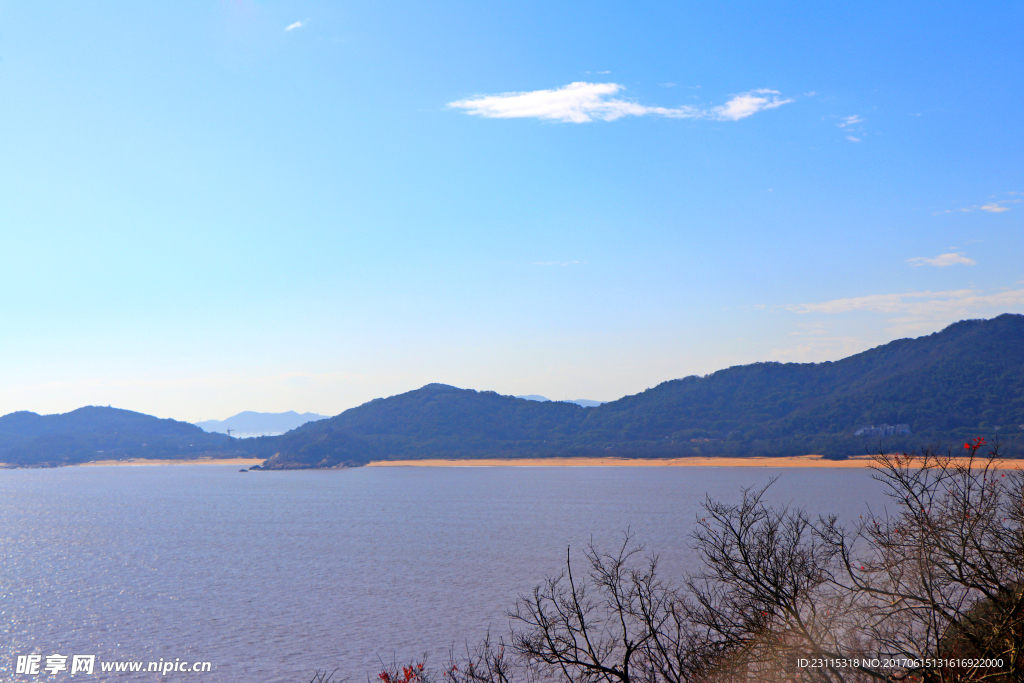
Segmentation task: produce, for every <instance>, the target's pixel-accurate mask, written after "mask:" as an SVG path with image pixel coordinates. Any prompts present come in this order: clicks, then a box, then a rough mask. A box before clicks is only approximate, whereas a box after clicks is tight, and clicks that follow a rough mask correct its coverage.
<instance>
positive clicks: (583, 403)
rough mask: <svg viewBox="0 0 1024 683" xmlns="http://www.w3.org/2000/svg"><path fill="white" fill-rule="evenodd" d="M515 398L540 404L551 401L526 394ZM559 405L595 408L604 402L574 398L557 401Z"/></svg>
mask: <svg viewBox="0 0 1024 683" xmlns="http://www.w3.org/2000/svg"><path fill="white" fill-rule="evenodd" d="M516 398H522V399H525V400H527V401H540V402H542V403H543V402H550V401H551V399H550V398H547V397H545V396H541V395H540V394H526V395H525V396H516ZM559 403H575V404H576V405H578V406H583V407H584V408H596V407H597V406H599V405H601V404H602V403H604V401H591V400H590V399H587V398H574V399H566V400H564V401H559Z"/></svg>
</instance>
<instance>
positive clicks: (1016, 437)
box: [246, 314, 1024, 469]
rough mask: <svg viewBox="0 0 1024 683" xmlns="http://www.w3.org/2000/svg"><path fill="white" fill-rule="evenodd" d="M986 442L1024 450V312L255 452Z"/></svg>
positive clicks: (446, 407)
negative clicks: (567, 399) (592, 395)
mask: <svg viewBox="0 0 1024 683" xmlns="http://www.w3.org/2000/svg"><path fill="white" fill-rule="evenodd" d="M886 426H888V427H886ZM864 427H868V429H866V430H863V431H862V433H861V434H855V432H857V431H858V430H861V428H864ZM906 430H909V433H899V432H900V431H906ZM894 432H895V433H894ZM975 436H986V437H989V438H990V439H991V438H999V439H1000V440H1001V441H1002V443H1003V444H1004V449H1005V452H1006V453H1007V455H1011V456H1014V457H1019V456H1021V455H1024V315H1011V314H1005V315H1001V316H999V317H998V318H994V319H992V320H965V321H962V322H959V323H955V324H953V325H950V326H949V327H947V328H946V329H944V330H942V331H941V332H937V333H935V334H932V335H928V336H925V337H920V338H918V339H901V340H898V341H894V342H891V343H889V344H885V345H884V346H879V347H877V348H874V349H871V350H869V351H865V352H864V353H860V354H857V355H855V356H851V357H849V358H845V359H843V360H840V361H836V362H828V363H803V364H800V363H785V364H783V363H755V364H752V365H743V366H737V367H732V368H728V369H726V370H721V371H719V372H716V373H714V374H711V375H707V376H705V377H687V378H684V379H678V380H672V381H669V382H664V383H662V384H659V385H658V386H656V387H654V388H652V389H648V390H647V391H644V392H642V393H640V394H636V395H634V396H627V397H625V398H622V399H619V400H618V401H613V402H610V403H605V404H602V405H600V406H598V407H594V408H583V407H581V406H578V405H575V404H571V403H563V402H538V401H528V400H523V399H517V398H514V397H511V396H500V395H498V394H496V393H494V392H489V391H484V392H477V391H473V390H468V389H457V388H455V387H449V386H445V385H441V384H430V385H427V386H425V387H423V388H422V389H418V390H416V391H410V392H408V393H405V394H401V395H398V396H392V397H391V398H387V399H377V400H374V401H370V402H369V403H366V404H364V405H362V406H359V407H358V408H353V409H352V410H348V411H345V412H344V413H342V414H341V415H338V416H336V417H334V418H331V419H329V420H322V421H319V422H313V423H309V424H307V425H304V426H302V427H299V428H298V429H296V430H293V431H291V432H289V433H287V434H285V435H283V436H279V437H268V438H263V439H255V440H247V441H250V442H252V443H250V444H247V445H246V447H247V448H249V449H251V452H253V453H254V454H259V455H261V456H263V457H267V458H268V460H267V462H266V464H265V466H266V467H267V468H270V469H278V468H301V467H331V466H336V465H340V464H350V465H352V464H360V463H365V462H368V461H370V460H376V459H395V460H397V459H417V458H433V457H446V458H470V457H472V458H488V457H493V458H501V457H537V456H571V455H598V454H601V455H617V456H629V457H683V456H689V455H725V456H735V457H742V456H751V455H768V456H783V455H800V454H806V453H820V454H824V455H826V456H827V457H833V458H841V457H845V456H849V455H856V454H861V453H864V452H865V451H866V450H871V449H873V448H878V447H882V448H885V449H900V450H912V449H916V448H917V447H919V446H921V445H925V444H946V445H949V444H957V443H962V442H963V441H964V440H966V439H968V438H972V437H975Z"/></svg>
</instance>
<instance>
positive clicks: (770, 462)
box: [366, 455, 1024, 469]
mask: <svg viewBox="0 0 1024 683" xmlns="http://www.w3.org/2000/svg"><path fill="white" fill-rule="evenodd" d="M956 460H958V461H960V460H963V459H962V458H956ZM872 464H874V460H873V459H872V458H871V456H868V455H855V456H852V457H850V458H847V459H846V460H827V459H825V457H824V456H821V455H795V456H786V457H780V458H765V457H751V458H719V457H700V456H695V457H692V458H664V459H654V458H651V459H646V458H516V459H511V458H495V459H493V460H488V459H472V460H470V459H467V460H446V459H437V458H435V459H425V460H377V461H374V462H371V463H368V464H367V465H366V467H826V468H833V469H853V468H865V467H870V466H871V465H872ZM1021 466H1024V460H998V461H996V462H995V463H993V468H994V469H1016V468H1019V467H1021Z"/></svg>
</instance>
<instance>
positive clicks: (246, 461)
mask: <svg viewBox="0 0 1024 683" xmlns="http://www.w3.org/2000/svg"><path fill="white" fill-rule="evenodd" d="M263 461H264V458H196V459H195V460H155V459H149V458H131V459H130V460H90V461H89V462H81V463H77V464H75V465H72V467H117V466H119V465H121V466H125V467H153V466H160V465H168V466H170V465H246V466H250V467H251V466H252V465H261V464H263Z"/></svg>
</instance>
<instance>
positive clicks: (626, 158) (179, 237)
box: [0, 0, 1024, 421]
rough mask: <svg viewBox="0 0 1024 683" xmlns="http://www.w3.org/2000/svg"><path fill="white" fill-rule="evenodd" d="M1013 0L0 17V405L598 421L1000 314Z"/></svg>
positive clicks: (1020, 153)
mask: <svg viewBox="0 0 1024 683" xmlns="http://www.w3.org/2000/svg"><path fill="white" fill-rule="evenodd" d="M1021 54H1024V6H1022V5H1021V4H1020V3H1011V2H981V3H972V4H969V5H968V4H964V3H941V4H936V3H924V2H905V3H890V2H885V3H883V2H864V3H856V4H841V5H837V4H835V3H809V2H786V3H780V2H723V3H679V2H641V3H628V4H627V3H610V2H588V3H580V2H565V3H549V2H548V3H540V2H532V1H528V0H524V1H521V2H517V3H500V4H496V3H471V2H444V3H413V2H400V1H380V0H377V1H375V2H362V1H354V2H346V3H334V2H272V1H271V0H264V1H252V0H249V1H246V0H212V1H207V2H185V3H129V2H105V3H85V2H61V3H52V2H31V3H29V2H13V3H4V4H3V5H0V103H2V106H0V231H2V235H3V241H2V244H3V248H2V249H0V291H2V293H3V294H2V296H0V320H2V321H3V323H2V324H3V330H4V333H3V334H2V335H0V414H3V413H8V412H11V411H14V410H32V411H35V412H39V413H54V412H66V411H68V410H72V409H74V408H77V407H79V406H82V405H87V404H95V405H107V404H111V405H114V406H119V407H124V408H130V409H132V410H138V411H142V412H145V413H150V414H154V415H158V416H160V417H174V418H176V419H181V420H188V421H198V420H202V419H210V418H224V417H227V416H229V415H233V414H235V413H237V412H239V411H241V410H257V411H265V412H281V411H286V410H297V411H300V412H303V411H312V412H317V413H320V414H326V415H334V414H337V413H339V412H341V411H342V410H344V409H346V408H349V407H352V406H354V405H358V404H360V403H362V402H364V401H366V400H369V399H371V398H374V397H378V396H387V395H391V394H395V393H399V392H403V391H407V390H410V389H413V388H416V387H419V386H422V385H424V384H427V383H429V382H443V383H446V384H452V385H456V386H462V387H469V388H476V389H492V390H495V391H498V392H500V393H504V394H513V395H516V394H534V393H536V394H543V395H544V396H548V397H552V398H554V399H565V398H573V397H576V396H587V397H589V398H593V399H597V400H610V399H615V398H618V397H620V396H623V395H625V394H631V393H636V392H638V391H642V390H643V389H645V388H647V387H650V386H653V385H654V384H657V383H658V382H661V381H663V380H666V379H671V378H675V377H682V376H685V375H690V374H704V373H707V372H711V371H714V370H717V369H719V368H723V367H727V366H730V365H736V364H741V363H749V362H753V361H760V360H779V361H821V360H834V359H838V358H841V357H844V356H847V355H850V354H851V353H855V352H858V351H862V350H864V349H867V348H869V347H871V346H875V345H877V344H880V343H884V342H887V341H890V340H892V339H895V338H900V337H907V336H918V335H921V334H927V333H930V332H934V331H936V330H939V329H941V328H942V327H944V326H945V325H946V324H948V323H950V322H953V321H956V320H960V319H963V318H981V317H992V316H994V315H997V314H998V313H1002V312H1014V313H1021V312H1024V266H1022V264H1024V221H1022V216H1024V203H1022V202H1024V164H1021V159H1024V145H1022V140H1024V133H1022V130H1021V126H1020V119H1021V111H1022V110H1024V62H1022V60H1021V59H1020V55H1021Z"/></svg>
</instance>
